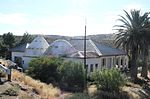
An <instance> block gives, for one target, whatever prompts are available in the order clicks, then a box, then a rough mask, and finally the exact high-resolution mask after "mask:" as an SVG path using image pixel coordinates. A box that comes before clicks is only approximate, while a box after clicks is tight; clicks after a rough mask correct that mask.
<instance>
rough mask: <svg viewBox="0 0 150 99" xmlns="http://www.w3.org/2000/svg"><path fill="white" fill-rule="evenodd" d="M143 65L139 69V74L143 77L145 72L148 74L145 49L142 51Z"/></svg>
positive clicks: (145, 76) (145, 74)
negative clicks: (140, 69)
mask: <svg viewBox="0 0 150 99" xmlns="http://www.w3.org/2000/svg"><path fill="white" fill-rule="evenodd" d="M143 52H144V53H143V58H142V59H143V60H142V62H143V64H142V65H143V66H142V71H141V76H142V77H144V78H147V74H148V65H147V62H148V53H146V51H143Z"/></svg>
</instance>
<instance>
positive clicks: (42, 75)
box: [27, 57, 63, 83]
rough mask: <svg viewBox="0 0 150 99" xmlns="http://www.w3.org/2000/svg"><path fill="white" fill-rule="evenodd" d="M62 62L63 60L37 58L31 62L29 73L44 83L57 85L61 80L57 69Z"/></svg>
mask: <svg viewBox="0 0 150 99" xmlns="http://www.w3.org/2000/svg"><path fill="white" fill-rule="evenodd" d="M62 62H63V60H62V59H60V58H54V57H40V58H36V59H33V60H31V61H30V63H29V69H28V72H27V73H28V74H29V75H30V76H31V77H33V78H35V79H39V80H41V81H42V82H46V83H55V82H56V81H58V80H59V75H58V72H57V68H58V66H60V65H61V64H62Z"/></svg>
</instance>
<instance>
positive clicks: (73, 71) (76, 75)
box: [59, 61, 85, 92]
mask: <svg viewBox="0 0 150 99" xmlns="http://www.w3.org/2000/svg"><path fill="white" fill-rule="evenodd" d="M59 71H60V76H61V82H60V85H61V88H63V89H64V90H68V91H75V92H76V91H83V90H84V84H85V70H84V67H83V64H81V63H75V62H72V61H65V62H64V63H63V64H62V65H61V66H60V68H59Z"/></svg>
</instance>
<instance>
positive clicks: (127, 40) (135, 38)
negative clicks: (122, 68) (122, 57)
mask: <svg viewBox="0 0 150 99" xmlns="http://www.w3.org/2000/svg"><path fill="white" fill-rule="evenodd" d="M124 12H125V17H124V16H120V19H118V20H119V21H120V22H122V25H115V27H118V28H117V29H116V30H117V36H116V39H115V42H116V44H117V46H122V47H123V48H124V49H125V50H126V51H127V52H128V53H129V54H130V55H129V56H130V59H131V60H130V62H131V67H130V72H131V78H132V79H133V80H136V79H137V57H138V55H139V47H140V46H141V45H140V44H141V42H143V39H141V36H142V35H143V33H144V31H146V28H145V23H146V21H147V20H148V19H149V18H148V13H144V14H143V15H141V14H140V10H131V11H130V13H128V12H127V11H125V10H124Z"/></svg>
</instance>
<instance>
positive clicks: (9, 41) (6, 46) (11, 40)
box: [0, 32, 15, 59]
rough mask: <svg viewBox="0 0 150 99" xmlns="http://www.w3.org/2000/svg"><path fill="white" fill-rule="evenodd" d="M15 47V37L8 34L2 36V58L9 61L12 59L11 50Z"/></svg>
mask: <svg viewBox="0 0 150 99" xmlns="http://www.w3.org/2000/svg"><path fill="white" fill-rule="evenodd" d="M14 46H15V37H14V35H13V34H12V33H10V32H8V33H5V34H3V35H2V42H1V44H0V50H1V51H0V53H1V56H2V57H4V58H7V59H10V58H11V53H10V51H9V50H10V49H11V48H12V47H14Z"/></svg>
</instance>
